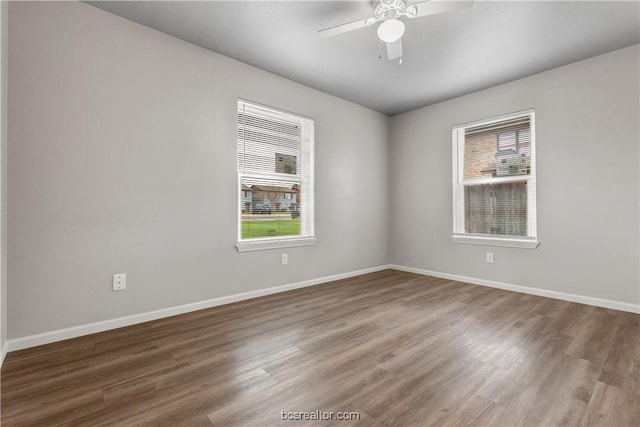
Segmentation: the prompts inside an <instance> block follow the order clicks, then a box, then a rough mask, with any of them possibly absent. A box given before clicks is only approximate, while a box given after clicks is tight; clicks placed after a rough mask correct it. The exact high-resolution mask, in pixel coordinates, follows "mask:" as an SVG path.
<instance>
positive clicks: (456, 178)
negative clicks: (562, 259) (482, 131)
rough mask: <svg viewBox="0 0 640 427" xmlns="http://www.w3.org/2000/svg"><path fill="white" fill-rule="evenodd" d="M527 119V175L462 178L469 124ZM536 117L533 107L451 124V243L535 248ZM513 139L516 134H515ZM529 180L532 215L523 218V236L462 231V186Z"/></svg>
mask: <svg viewBox="0 0 640 427" xmlns="http://www.w3.org/2000/svg"><path fill="white" fill-rule="evenodd" d="M526 116H528V117H529V118H530V129H529V132H530V140H531V141H530V143H529V157H530V171H529V174H527V175H514V176H501V177H490V178H476V179H473V180H472V181H469V180H466V181H465V179H464V149H465V130H466V129H468V128H470V127H476V126H480V125H490V124H493V123H499V122H502V121H505V120H510V119H517V118H519V117H526ZM535 124H536V119H535V110H534V109H533V108H531V109H527V110H523V111H518V112H515V113H509V114H504V115H501V116H497V117H492V118H489V119H485V120H477V121H474V122H470V123H465V124H462V125H457V126H454V127H453V129H452V141H453V143H452V147H453V162H452V173H453V179H452V181H453V234H452V236H451V239H452V241H453V242H454V243H464V244H474V245H487V246H505V247H512V248H526V249H536V248H537V247H538V246H539V245H540V242H539V241H538V225H537V219H538V217H537V200H536V197H537V194H536V193H537V191H536V187H537V185H536V175H537V172H536V126H535ZM516 140H517V137H516ZM522 181H525V182H527V183H531V184H533V185H527V218H532V217H533V218H534V219H533V221H529V220H528V221H527V236H513V235H495V234H474V233H466V232H465V195H464V194H465V191H464V189H465V186H468V185H481V184H500V183H509V182H522Z"/></svg>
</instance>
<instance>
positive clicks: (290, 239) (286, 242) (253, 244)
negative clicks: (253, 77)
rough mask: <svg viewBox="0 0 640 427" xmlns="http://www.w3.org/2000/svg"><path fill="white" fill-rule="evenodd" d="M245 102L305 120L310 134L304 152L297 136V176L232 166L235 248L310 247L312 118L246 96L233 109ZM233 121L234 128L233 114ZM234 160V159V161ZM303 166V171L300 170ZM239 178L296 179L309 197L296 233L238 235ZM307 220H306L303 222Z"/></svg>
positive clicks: (312, 230) (312, 236) (312, 232)
mask: <svg viewBox="0 0 640 427" xmlns="http://www.w3.org/2000/svg"><path fill="white" fill-rule="evenodd" d="M241 103H242V104H245V105H249V106H252V107H257V108H258V109H263V110H269V112H270V113H275V114H276V115H284V116H287V117H288V118H289V119H295V120H300V123H301V125H302V123H303V121H308V122H309V124H310V129H311V134H310V140H309V142H308V146H309V147H308V151H307V150H305V143H304V142H303V137H302V136H301V141H300V159H299V162H300V165H299V167H300V173H299V176H293V177H292V175H290V174H283V173H278V172H275V171H274V172H273V173H259V172H255V171H254V172H252V171H248V172H247V171H246V170H245V171H241V170H240V168H239V167H236V171H237V174H238V181H237V189H236V197H237V203H236V209H237V243H236V245H235V246H236V249H237V250H238V252H249V251H258V250H268V249H280V248H289V247H297V246H310V245H315V243H316V238H315V212H314V210H315V200H314V199H315V192H314V188H313V187H314V167H315V166H314V161H315V120H314V119H312V118H310V117H306V116H302V115H300V114H295V113H291V112H289V111H286V110H283V109H280V108H275V107H272V106H270V105H264V104H260V103H257V102H253V101H249V100H246V99H242V98H238V100H237V103H236V108H238V107H239V105H240V104H241ZM235 117H236V121H235V127H236V128H237V127H238V119H237V116H235ZM237 144H238V138H237V137H236V145H237ZM236 157H237V149H236ZM237 162H238V160H237V159H236V164H237ZM303 168H306V170H303ZM243 178H247V179H264V180H267V181H273V182H278V181H281V182H291V181H296V182H298V183H299V184H300V187H301V188H302V191H303V194H304V195H305V196H304V197H309V200H307V201H306V203H305V206H306V208H307V209H308V210H309V212H307V213H306V214H305V215H304V218H302V217H301V219H300V220H301V225H300V233H301V234H300V235H291V236H274V237H258V238H251V239H243V238H242V208H243V206H242V199H243V198H242V180H243ZM303 220H304V221H306V222H305V224H306V227H303V225H302V221H303ZM307 222H308V223H307ZM305 229H306V230H307V231H308V232H307V233H306V234H303V232H304V231H303V230H305Z"/></svg>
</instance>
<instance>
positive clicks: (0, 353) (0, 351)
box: [0, 345, 8, 368]
mask: <svg viewBox="0 0 640 427" xmlns="http://www.w3.org/2000/svg"><path fill="white" fill-rule="evenodd" d="M7 347H8V346H6V345H5V346H4V347H0V368H2V364H3V363H4V358H5V357H7Z"/></svg>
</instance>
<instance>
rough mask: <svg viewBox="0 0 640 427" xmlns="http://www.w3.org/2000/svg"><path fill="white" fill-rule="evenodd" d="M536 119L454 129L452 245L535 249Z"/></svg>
mask: <svg viewBox="0 0 640 427" xmlns="http://www.w3.org/2000/svg"><path fill="white" fill-rule="evenodd" d="M534 125H535V116H534V112H533V111H526V112H522V113H516V114H513V115H510V116H505V117H500V118H494V119H490V120H486V121H483V122H478V123H473V124H469V125H463V126H459V127H456V128H454V131H453V146H454V156H453V157H454V165H453V167H454V182H453V187H454V207H453V210H454V230H453V238H454V241H457V242H462V243H481V244H498V245H506V246H520V247H536V246H537V221H536V179H535V177H536V174H535V137H534V135H535V132H534V131H535V128H534Z"/></svg>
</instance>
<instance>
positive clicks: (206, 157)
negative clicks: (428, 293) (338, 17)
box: [8, 2, 389, 339]
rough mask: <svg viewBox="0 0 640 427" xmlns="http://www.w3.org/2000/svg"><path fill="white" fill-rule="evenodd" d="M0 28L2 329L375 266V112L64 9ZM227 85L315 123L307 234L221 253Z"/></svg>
mask: <svg viewBox="0 0 640 427" xmlns="http://www.w3.org/2000/svg"><path fill="white" fill-rule="evenodd" d="M9 22H10V28H9V74H10V75H11V79H10V81H9V111H8V114H9V116H8V120H9V123H10V124H11V126H10V128H9V130H8V132H9V134H8V141H9V146H8V158H9V169H8V208H9V211H8V218H9V219H8V220H9V229H8V250H9V252H8V253H9V258H8V283H9V284H10V286H9V290H8V299H9V301H11V303H10V305H9V307H8V309H9V310H8V325H9V331H8V337H9V339H11V338H16V337H24V336H28V335H31V334H36V333H40V332H46V331H52V330H56V329H60V328H66V327H71V326H75V325H82V324H86V323H89V322H95V321H100V320H106V319H112V318H116V317H120V316H125V315H130V314H136V313H142V312H146V311H150V310H155V309H161V308H165V307H171V306H176V305H180V304H186V303H191V302H197V301H202V300H206V299H211V298H216V297H221V296H226V295H231V294H236V293H240V292H246V291H251V290H257V289H262V288H267V287H271V286H277V285H283V284H289V283H294V282H298V281H302V280H308V279H315V278H320V277H324V276H328V275H333V274H339V273H345V272H350V271H355V270H359V269H364V268H368V267H374V266H379V265H383V264H386V262H387V260H388V253H387V243H386V242H387V240H388V208H387V206H388V204H387V194H388V182H389V178H388V173H387V169H388V153H387V130H388V118H387V117H386V116H384V115H381V114H378V113H376V112H373V111H371V110H368V109H366V108H363V107H360V106H358V105H355V104H352V103H349V102H346V101H343V100H340V99H338V98H335V97H332V96H329V95H327V94H324V93H321V92H318V91H315V90H312V89H310V88H307V87H304V86H301V85H299V84H296V83H293V82H291V81H289V80H286V79H284V78H281V77H278V76H275V75H273V74H269V73H267V72H264V71H262V70H259V69H256V68H254V67H251V66H248V65H246V64H242V63H239V62H237V61H234V60H231V59H229V58H226V57H223V56H221V55H217V54H214V53H212V52H209V51H206V50H204V49H201V48H198V47H195V46H193V45H190V44H187V43H185V42H182V41H180V40H177V39H175V38H173V37H170V36H167V35H164V34H162V33H159V32H156V31H154V30H151V29H149V28H146V27H143V26H140V25H138V24H134V23H132V22H130V21H127V20H124V19H121V18H119V17H116V16H114V15H111V14H109V13H107V12H104V11H102V10H99V9H96V8H93V7H91V6H88V5H85V4H82V3H77V2H63V3H49V2H43V3H31V2H12V3H11V4H10V6H9ZM238 97H242V98H246V99H249V100H253V101H257V102H260V103H264V104H269V105H273V106H276V107H279V108H282V109H286V110H290V111H294V112H297V113H299V114H302V115H306V116H310V117H313V118H315V120H316V182H317V184H316V234H317V238H318V243H317V245H316V246H313V247H302V248H291V249H286V250H282V251H280V250H278V251H260V252H251V253H242V254H239V253H237V252H236V250H235V248H234V244H235V243H236V234H237V233H236V227H237V226H236V204H237V194H236V190H237V174H236V153H235V150H236V133H235V126H236V101H237V98H238ZM372 171H373V173H372ZM336 200H339V201H340V204H339V206H336V203H335V201H336ZM363 208H366V209H363ZM282 252H287V253H288V254H289V265H288V266H286V267H283V266H281V265H280V253H282ZM114 273H127V281H128V282H127V285H128V290H127V291H125V292H112V291H111V275H112V274H114Z"/></svg>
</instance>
